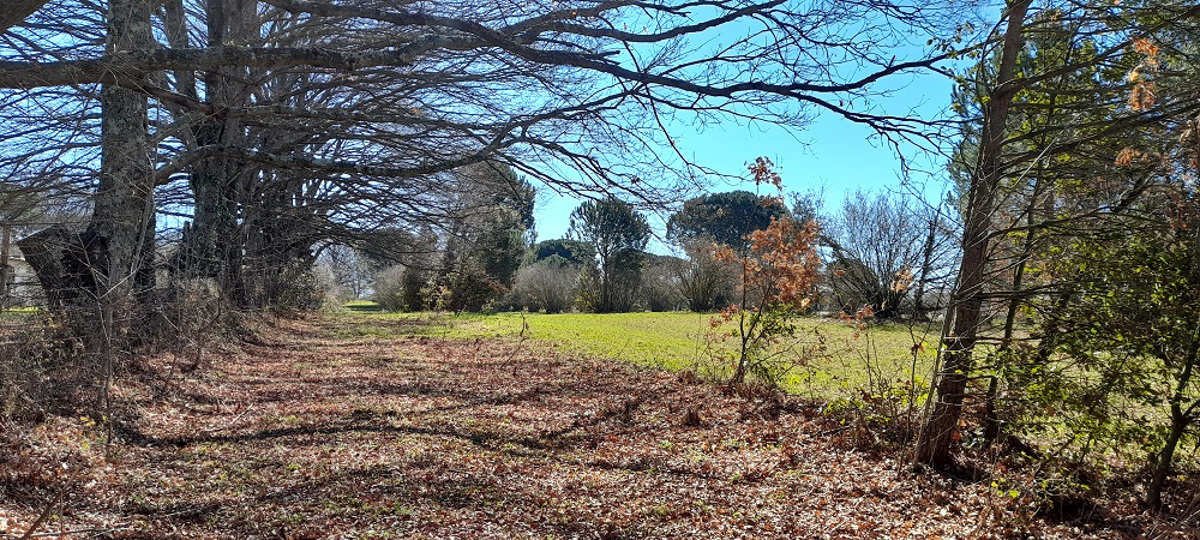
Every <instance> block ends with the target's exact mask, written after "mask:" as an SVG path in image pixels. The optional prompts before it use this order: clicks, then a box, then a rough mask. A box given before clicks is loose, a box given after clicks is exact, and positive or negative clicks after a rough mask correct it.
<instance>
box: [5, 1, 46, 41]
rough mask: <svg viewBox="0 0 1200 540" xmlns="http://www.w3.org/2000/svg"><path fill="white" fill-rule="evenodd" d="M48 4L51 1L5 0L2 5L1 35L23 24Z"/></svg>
mask: <svg viewBox="0 0 1200 540" xmlns="http://www.w3.org/2000/svg"><path fill="white" fill-rule="evenodd" d="M47 3H49V0H4V2H3V3H0V33H4V32H6V31H7V30H8V29H9V28H12V27H14V26H16V25H18V24H21V21H24V20H25V19H26V18H28V17H29V16H30V15H33V13H34V12H35V11H37V10H39V9H42V6H44V5H46V4H47Z"/></svg>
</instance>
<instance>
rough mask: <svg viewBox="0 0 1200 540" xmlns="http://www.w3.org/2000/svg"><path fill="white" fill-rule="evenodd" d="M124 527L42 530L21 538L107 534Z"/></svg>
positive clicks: (23, 539)
mask: <svg viewBox="0 0 1200 540" xmlns="http://www.w3.org/2000/svg"><path fill="white" fill-rule="evenodd" d="M126 529H128V527H126V526H125V525H118V526H116V527H111V528H108V529H102V528H99V527H92V528H89V529H74V530H70V531H60V532H44V533H37V534H29V533H25V536H22V537H21V540H25V539H26V538H48V537H51V536H70V535H73V534H93V535H97V536H98V535H101V534H108V533H113V532H117V531H123V530H126ZM3 536H9V537H12V536H16V535H11V534H3Z"/></svg>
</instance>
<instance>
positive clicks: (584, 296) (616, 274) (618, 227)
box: [571, 197, 650, 313]
mask: <svg viewBox="0 0 1200 540" xmlns="http://www.w3.org/2000/svg"><path fill="white" fill-rule="evenodd" d="M571 236H573V237H574V238H577V239H579V240H582V241H585V242H587V243H589V244H590V245H591V246H592V248H593V249H594V251H595V254H596V263H597V264H596V265H595V266H592V265H587V266H585V267H584V270H583V273H582V274H581V276H580V306H581V307H582V308H583V309H585V310H588V311H596V312H599V313H612V312H620V311H629V310H630V309H632V308H633V307H634V305H635V303H636V300H637V294H638V288H639V287H640V282H641V271H642V265H643V264H644V262H645V255H644V253H643V252H642V250H643V249H644V248H645V247H646V243H647V242H648V241H649V240H650V225H649V223H647V221H646V217H645V216H643V215H641V214H640V213H638V211H637V210H636V209H634V208H633V206H632V205H630V204H629V203H626V202H623V201H620V200H617V199H614V198H611V197H610V198H608V199H604V200H601V201H587V202H585V203H583V204H581V205H579V207H578V208H576V209H575V210H574V211H573V212H571Z"/></svg>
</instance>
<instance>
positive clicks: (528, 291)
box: [513, 256, 579, 313]
mask: <svg viewBox="0 0 1200 540" xmlns="http://www.w3.org/2000/svg"><path fill="white" fill-rule="evenodd" d="M578 278H579V269H578V267H577V266H576V265H573V264H568V263H567V261H566V260H564V259H562V258H561V257H557V256H552V257H549V258H547V259H545V260H542V261H539V262H536V263H534V264H531V265H529V266H526V267H524V268H521V270H519V271H518V272H517V279H516V283H515V284H514V285H513V297H514V298H515V300H516V304H517V305H518V306H520V307H523V308H525V309H528V310H530V311H542V310H544V311H545V312H546V313H561V312H563V311H566V310H568V309H570V307H571V304H572V303H574V301H575V293H576V291H577V290H578V282H579V279H578Z"/></svg>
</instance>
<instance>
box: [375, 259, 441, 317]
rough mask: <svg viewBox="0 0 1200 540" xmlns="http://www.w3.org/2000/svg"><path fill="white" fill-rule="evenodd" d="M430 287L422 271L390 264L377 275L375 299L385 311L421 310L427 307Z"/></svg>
mask: <svg viewBox="0 0 1200 540" xmlns="http://www.w3.org/2000/svg"><path fill="white" fill-rule="evenodd" d="M428 287H429V284H428V280H427V279H426V278H425V275H424V274H423V273H422V272H420V271H418V270H416V269H413V268H405V267H404V266H402V265H395V266H390V267H388V268H385V269H383V270H382V271H380V272H379V273H378V274H376V275H375V297H374V300H375V302H377V303H378V304H379V307H381V308H383V309H384V310H385V311H421V310H423V309H425V308H426V307H427V306H426V302H425V297H426V292H427V289H428Z"/></svg>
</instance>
